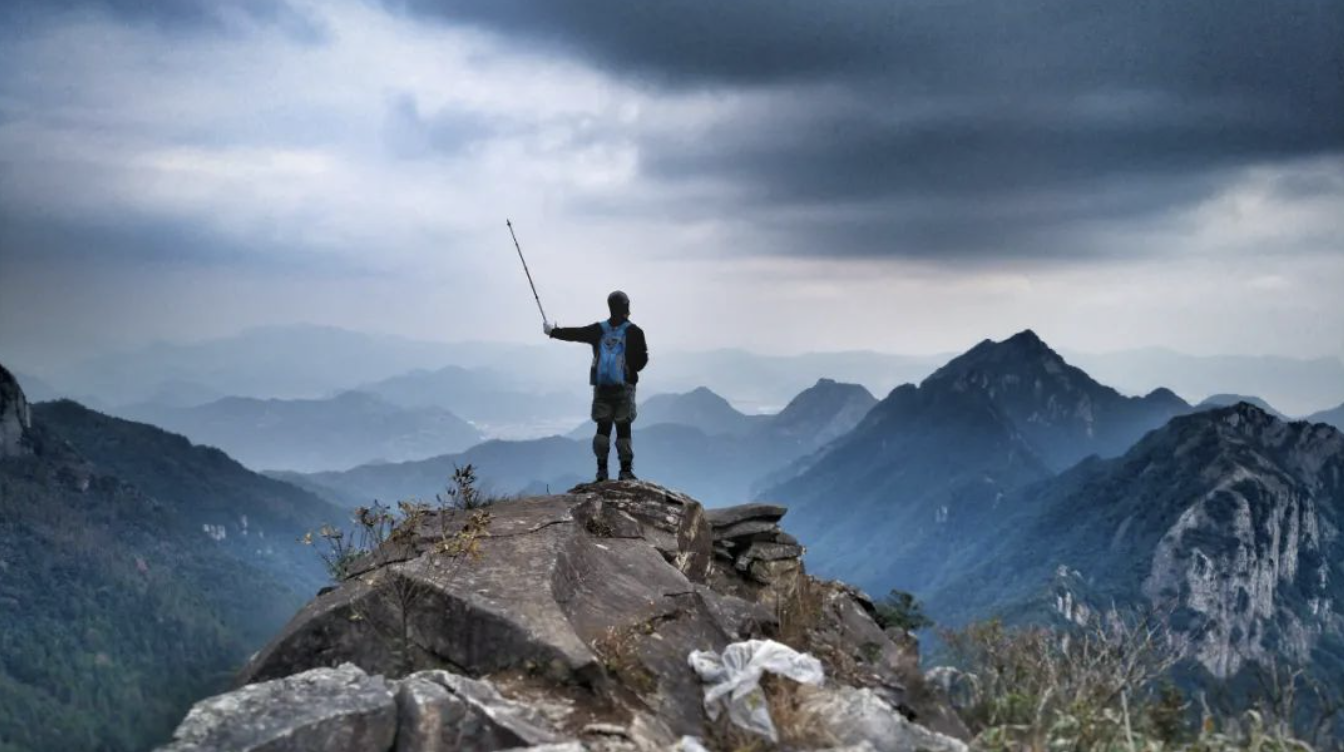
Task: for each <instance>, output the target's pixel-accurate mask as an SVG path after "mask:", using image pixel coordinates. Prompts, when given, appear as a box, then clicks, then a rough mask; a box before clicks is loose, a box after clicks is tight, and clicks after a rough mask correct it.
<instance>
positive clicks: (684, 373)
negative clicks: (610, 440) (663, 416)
mask: <svg viewBox="0 0 1344 752" xmlns="http://www.w3.org/2000/svg"><path fill="white" fill-rule="evenodd" d="M650 336H651V337H656V332H651V333H650ZM650 341H651V342H652V343H653V344H654V345H656V339H652V340H650ZM946 359H947V358H946V357H945V356H942V355H896V354H891V353H879V352H872V351H853V352H827V353H803V354H800V355H782V356H774V355H759V354H756V353H751V352H747V351H745V350H712V351H708V352H686V351H678V352H673V353H668V354H660V353H659V351H658V350H657V348H656V347H654V348H653V360H652V362H651V364H650V366H649V369H650V370H649V372H648V374H647V376H648V378H649V382H648V383H649V385H650V386H653V385H655V384H656V387H655V388H656V389H657V390H658V391H660V392H685V391H689V390H691V389H693V388H695V387H699V386H706V387H708V388H710V389H712V390H714V391H715V392H716V393H718V394H721V395H723V396H725V397H727V398H728V399H730V400H731V401H732V403H733V404H734V405H737V406H739V407H741V408H744V409H746V410H747V411H749V412H751V413H775V412H778V411H780V410H781V409H783V407H784V405H786V404H788V402H789V400H791V399H793V398H794V396H795V395H797V394H798V393H799V392H801V391H803V390H804V389H807V388H808V387H810V386H812V385H813V384H814V383H815V382H816V380H817V377H818V375H819V374H825V375H826V376H827V377H829V378H832V379H835V380H836V381H839V382H844V383H852V384H862V385H863V386H864V387H865V388H867V389H868V390H869V391H870V392H872V393H875V394H886V393H887V392H889V391H891V389H892V388H894V387H896V386H897V385H899V384H904V383H907V382H911V381H919V380H920V379H923V378H924V377H926V376H928V375H929V374H930V373H932V372H933V370H934V369H935V368H936V367H937V366H938V364H939V363H942V362H944V361H945V360H946ZM644 384H645V382H644V381H643V380H641V382H640V385H641V387H642V386H643V385H644Z"/></svg>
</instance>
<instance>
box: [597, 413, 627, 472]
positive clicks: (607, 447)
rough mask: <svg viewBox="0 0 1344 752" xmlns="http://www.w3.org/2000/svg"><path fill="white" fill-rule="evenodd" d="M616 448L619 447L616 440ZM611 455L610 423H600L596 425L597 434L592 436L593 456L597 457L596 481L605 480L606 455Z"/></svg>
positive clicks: (618, 442) (607, 421)
mask: <svg viewBox="0 0 1344 752" xmlns="http://www.w3.org/2000/svg"><path fill="white" fill-rule="evenodd" d="M616 446H617V447H620V441H619V440H617V442H616ZM618 451H619V449H618ZM610 453H611V421H609V420H606V421H601V422H599V423H598V424H597V434H596V435H594V436H593V454H595V455H597V479H598V480H606V479H607V478H608V477H610V476H608V475H607V455H608V454H610Z"/></svg>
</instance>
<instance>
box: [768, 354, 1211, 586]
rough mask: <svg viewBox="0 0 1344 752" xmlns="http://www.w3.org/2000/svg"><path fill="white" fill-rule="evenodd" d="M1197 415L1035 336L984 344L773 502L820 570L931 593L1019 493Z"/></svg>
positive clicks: (889, 405)
mask: <svg viewBox="0 0 1344 752" xmlns="http://www.w3.org/2000/svg"><path fill="white" fill-rule="evenodd" d="M1189 409H1190V408H1189V405H1187V404H1186V403H1185V402H1183V401H1182V400H1180V399H1179V398H1178V397H1176V396H1175V395H1174V394H1172V393H1171V392H1169V391H1166V390H1158V391H1155V392H1153V393H1152V394H1150V395H1148V396H1147V397H1142V398H1137V397H1124V396H1122V395H1120V394H1119V393H1117V392H1116V391H1115V390H1113V389H1110V388H1108V387H1105V386H1103V385H1101V384H1098V383H1097V382H1096V381H1094V380H1092V379H1091V378H1090V377H1089V376H1088V375H1087V374H1086V373H1084V372H1082V371H1081V370H1079V369H1077V368H1074V367H1072V366H1070V365H1069V364H1067V363H1066V362H1064V360H1063V359H1062V358H1061V357H1060V356H1059V355H1058V354H1057V353H1055V352H1054V351H1053V350H1051V349H1050V348H1049V347H1048V346H1046V345H1045V343H1043V342H1041V340H1040V339H1039V338H1038V337H1037V336H1036V335H1035V334H1034V333H1032V332H1030V331H1026V332H1022V333H1020V334H1018V335H1016V336H1014V337H1011V338H1009V339H1007V340H1004V341H1003V342H991V341H988V340H987V341H985V342H982V343H980V344H979V345H976V346H975V347H974V348H972V349H971V350H970V351H968V352H967V353H965V354H964V355H962V356H959V357H957V358H955V359H953V360H952V361H950V362H949V363H948V364H947V365H945V366H943V367H942V368H940V369H939V370H938V371H936V372H935V373H934V374H933V375H931V376H930V377H929V378H927V379H925V380H924V382H923V383H922V384H920V385H919V386H918V387H916V386H913V385H905V386H902V387H899V388H897V389H895V390H894V391H893V392H892V393H891V394H890V395H888V397H887V398H886V399H884V400H883V401H882V402H880V403H878V405H877V406H876V407H874V408H872V410H871V411H870V412H869V413H868V414H867V417H866V418H864V420H863V421H862V422H861V423H859V425H858V426H857V427H856V428H855V429H854V430H853V431H852V432H850V433H849V434H847V435H845V436H843V437H842V438H840V439H838V440H837V441H835V442H833V443H832V444H831V445H830V446H828V447H827V448H826V449H824V450H823V451H822V452H821V453H820V454H819V455H817V456H812V457H809V458H807V459H806V460H805V461H804V462H803V463H802V468H801V469H800V470H799V471H797V472H795V473H792V474H789V473H785V474H783V475H782V476H780V477H778V482H777V484H776V485H774V486H773V487H771V488H768V489H767V490H766V491H765V492H764V493H763V494H762V495H763V496H764V497H765V498H768V499H770V500H772V501H779V502H781V503H785V504H787V505H789V506H790V513H789V517H788V520H787V521H786V524H787V525H789V526H790V528H791V529H793V530H794V531H795V532H796V534H798V535H799V537H800V538H802V539H805V540H808V541H810V544H809V550H810V554H809V560H810V561H812V562H813V563H814V564H815V565H816V566H817V567H818V568H819V569H820V570H821V571H823V572H825V573H826V574H828V575H833V576H839V577H842V578H843V579H846V580H849V581H853V582H856V583H857V584H859V585H861V586H864V587H871V588H874V589H876V590H883V591H884V590H885V589H886V588H890V587H892V586H898V587H902V588H904V589H911V590H916V591H919V590H922V589H925V588H927V587H928V586H929V585H930V583H931V582H933V581H935V580H936V579H937V578H938V577H940V576H942V574H943V570H942V568H941V566H940V563H939V562H941V561H943V560H944V559H946V558H947V557H949V556H953V555H956V553H957V552H958V551H960V550H962V548H964V547H965V546H968V545H970V544H971V538H970V537H969V536H973V535H974V534H975V532H976V531H978V530H981V529H983V527H984V526H985V525H989V524H991V523H992V521H993V519H994V518H995V516H996V515H998V514H1000V511H999V504H1001V503H1002V502H1003V500H1004V499H1005V498H1006V497H1007V496H1008V495H1009V494H1010V493H1011V492H1013V491H1014V490H1016V489H1019V488H1021V487H1023V486H1025V485H1027V484H1030V483H1032V482H1035V481H1039V480H1042V479H1045V478H1047V477H1050V476H1051V475H1052V474H1054V473H1055V472H1058V471H1059V470H1061V469H1064V468H1066V467H1068V466H1070V465H1072V464H1073V463H1075V462H1077V461H1078V460H1080V459H1082V458H1083V457H1085V456H1087V455H1089V454H1099V455H1103V456H1115V455H1118V454H1120V453H1122V452H1124V451H1125V450H1127V449H1128V448H1129V447H1130V446H1131V445H1132V444H1133V443H1134V442H1135V441H1137V440H1138V439H1139V438H1140V437H1141V436H1142V435H1143V434H1144V433H1145V432H1146V431H1149V430H1151V429H1153V428H1156V427H1158V426H1160V425H1162V424H1164V423H1166V422H1167V420H1169V419H1170V418H1171V417H1172V416H1173V415H1177V414H1181V413H1184V412H1187V411H1188V410H1189Z"/></svg>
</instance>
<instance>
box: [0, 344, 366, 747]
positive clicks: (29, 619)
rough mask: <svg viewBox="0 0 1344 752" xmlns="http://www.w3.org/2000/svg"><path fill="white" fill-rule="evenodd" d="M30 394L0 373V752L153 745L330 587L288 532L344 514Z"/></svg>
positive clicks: (173, 444)
mask: <svg viewBox="0 0 1344 752" xmlns="http://www.w3.org/2000/svg"><path fill="white" fill-rule="evenodd" d="M22 401H23V400H22V397H21V392H20V391H19V390H18V388H17V385H15V384H14V382H13V381H12V379H10V378H9V374H8V373H7V372H5V371H4V369H3V368H0V413H3V415H0V424H3V425H4V426H6V427H7V428H13V427H15V426H18V427H19V428H20V429H21V433H22V441H19V442H16V443H15V444H14V446H8V445H6V446H5V447H4V450H3V451H0V519H2V520H3V521H2V522H0V572H2V573H3V576H0V729H4V738H3V739H2V740H0V746H4V747H5V748H6V749H34V750H37V749H41V750H61V749H72V750H73V749H90V750H92V749H98V750H109V751H115V752H121V751H123V750H125V751H127V752H131V751H138V750H144V749H147V748H151V747H153V746H154V745H155V744H157V743H160V742H162V741H165V740H166V738H167V736H168V734H169V733H170V731H171V729H172V728H173V726H174V725H175V724H176V722H177V721H178V720H179V719H180V718H181V716H182V714H183V713H184V712H185V711H186V709H187V708H188V707H189V706H190V705H191V703H192V702H193V701H194V700H196V699H199V698H201V697H204V696H206V695H209V694H212V693H214V692H218V691H221V690H223V689H225V688H227V687H228V685H229V684H230V683H231V678H232V675H233V672H234V671H235V670H236V668H237V667H238V666H239V665H240V664H241V662H242V661H243V660H245V659H246V657H247V656H248V655H249V654H250V653H251V652H252V651H255V650H256V649H257V648H258V647H260V646H261V645H262V644H263V643H264V642H265V641H266V640H267V639H268V638H269V637H270V636H271V635H272V634H274V632H275V630H277V629H278V628H279V627H280V626H281V625H283V624H284V622H285V621H286V620H287V619H288V618H289V617H290V616H291V615H292V614H293V613H294V611H295V610H297V609H298V608H299V606H301V605H302V604H303V603H304V602H305V601H306V600H307V599H308V598H309V597H310V596H311V595H312V594H313V592H314V590H315V589H316V588H317V587H318V586H319V585H321V584H323V583H324V582H325V580H326V577H325V574H324V571H323V568H322V566H321V564H320V562H319V561H318V560H317V558H316V556H315V554H314V553H313V552H312V551H311V550H310V549H307V548H305V547H303V546H301V545H299V544H298V543H297V541H296V538H297V537H298V536H299V535H301V534H302V532H303V531H304V530H306V529H311V528H313V527H315V526H317V525H318V524H320V523H321V522H322V521H323V520H324V519H331V520H332V521H338V520H337V519H333V515H339V514H340V513H339V512H338V511H337V510H335V509H334V508H332V507H330V506H329V505H327V504H325V503H324V502H322V501H320V500H319V499H318V498H316V497H315V496H313V495H311V494H308V493H305V492H303V491H300V490H298V489H296V488H293V487H290V486H286V485H285V484H282V483H279V482H276V481H273V480H269V479H266V478H262V477H260V476H257V475H255V474H252V473H249V472H248V471H246V470H245V469H243V468H242V467H241V466H239V465H238V464H237V463H235V462H232V461H231V460H229V459H228V458H227V457H225V456H224V455H223V454H222V453H220V452H218V451H217V450H211V449H204V448H200V447H193V446H191V445H190V444H189V443H188V442H187V441H186V440H185V439H182V438H181V437H178V436H172V435H170V434H166V433H164V432H163V431H160V430H158V429H155V428H153V427H151V426H143V425H139V424H134V423H129V422H127V421H122V420H117V419H115V418H110V417H108V416H105V415H100V414H98V413H94V412H92V411H89V410H87V409H85V408H83V407H81V406H79V405H77V404H75V403H72V402H66V401H62V402H54V403H44V404H39V405H36V406H34V407H33V408H32V409H31V411H30V412H29V411H26V410H21V409H19V408H18V407H16V406H17V405H19V404H21V403H22ZM23 413H27V415H28V419H24V416H23V415H22V414H23Z"/></svg>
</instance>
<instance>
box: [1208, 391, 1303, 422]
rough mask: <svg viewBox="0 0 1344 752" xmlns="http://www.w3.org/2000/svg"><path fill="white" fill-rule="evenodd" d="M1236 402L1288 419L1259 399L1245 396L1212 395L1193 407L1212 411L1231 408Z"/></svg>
mask: <svg viewBox="0 0 1344 752" xmlns="http://www.w3.org/2000/svg"><path fill="white" fill-rule="evenodd" d="M1238 402H1245V403H1246V404H1248V405H1255V406H1256V407H1258V408H1260V409H1261V410H1264V411H1265V412H1267V413H1269V414H1270V415H1273V416H1274V417H1276V418H1279V419H1286V418H1287V417H1288V416H1286V415H1284V414H1283V413H1281V412H1279V411H1278V410H1275V409H1274V408H1273V407H1272V406H1271V405H1270V404H1269V403H1268V402H1266V401H1264V400H1262V399H1260V398H1259V397H1253V396H1250V395H1246V394H1212V395H1209V396H1208V397H1206V398H1205V399H1204V400H1203V401H1202V402H1200V403H1199V404H1198V405H1195V409H1196V410H1212V409H1216V408H1219V407H1231V406H1232V405H1235V404H1237V403H1238Z"/></svg>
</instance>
